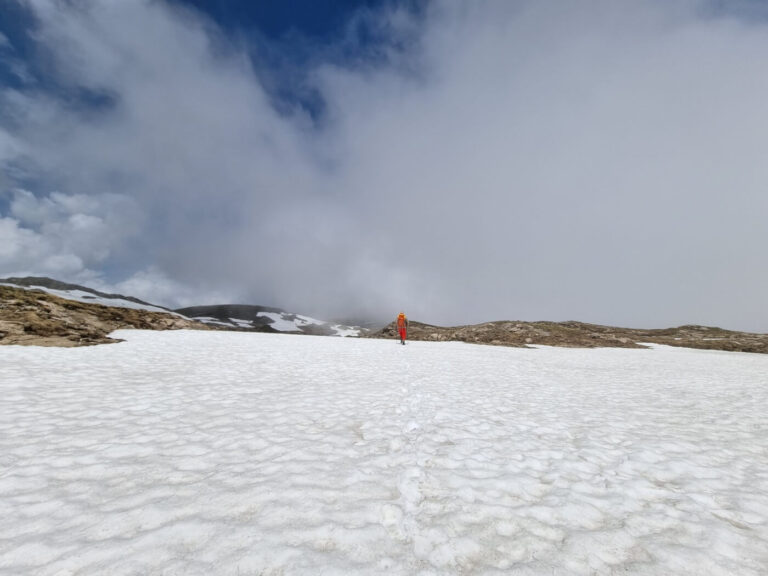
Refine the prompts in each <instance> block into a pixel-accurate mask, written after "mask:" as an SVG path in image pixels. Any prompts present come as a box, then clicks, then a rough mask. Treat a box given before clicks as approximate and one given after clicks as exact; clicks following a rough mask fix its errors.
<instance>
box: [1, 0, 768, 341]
mask: <svg viewBox="0 0 768 576" xmlns="http://www.w3.org/2000/svg"><path fill="white" fill-rule="evenodd" d="M30 6H32V7H33V9H34V12H35V14H36V17H37V18H38V20H39V27H38V28H37V30H36V32H35V37H36V42H37V43H38V44H39V47H40V48H41V52H40V53H41V55H43V56H41V57H45V58H46V61H45V65H46V66H47V67H48V68H47V70H48V73H49V74H51V75H52V77H55V78H56V80H57V82H58V83H60V85H63V86H65V87H67V90H69V91H70V93H77V91H82V90H83V89H86V90H88V91H89V93H90V94H92V95H94V97H93V98H91V101H90V102H89V103H88V104H87V105H84V104H82V102H81V101H78V100H75V99H72V98H67V97H66V96H65V95H62V94H66V92H67V90H64V91H61V90H59V91H57V92H52V91H50V90H46V89H44V88H42V87H35V86H28V87H27V88H26V89H13V88H11V87H5V88H3V89H2V93H1V94H0V108H1V110H2V111H1V112H0V166H1V167H2V171H3V173H2V176H0V195H2V198H0V275H9V274H46V275H51V276H54V277H57V278H60V279H67V280H75V281H83V282H87V283H89V284H90V285H92V286H96V287H102V288H104V287H109V288H112V289H122V290H124V291H126V292H130V293H131V294H133V295H136V296H140V297H143V298H146V299H149V300H151V301H154V302H158V303H163V304H168V305H186V304H191V303H213V302H215V301H218V302H223V301H239V302H249V303H255V304H256V303H258V304H266V305H277V306H282V307H285V308H287V309H292V310H297V311H302V312H307V313H315V314H324V315H326V316H351V315H359V314H366V315H370V316H373V317H376V318H388V317H391V316H393V315H394V314H396V313H397V312H398V311H399V310H400V309H403V310H405V311H406V312H407V313H408V314H409V316H410V317H411V318H414V319H418V320H423V321H427V322H432V323H440V324H456V323H470V322H478V321H485V320H497V319H531V320H533V319H547V320H566V319H577V320H584V321H589V322H596V323H607V324H618V325H628V326H637V327H662V326H670V325H677V324H683V323H700V324H711V325H720V326H723V327H726V328H736V329H747V330H755V331H768V313H767V312H766V309H765V295H766V294H768V257H766V249H765V247H766V246H767V245H768V226H766V217H768V189H767V186H766V185H767V184H768V162H766V152H767V151H768V111H767V110H768V109H767V108H766V104H765V103H766V102H768V25H767V24H766V23H765V22H763V21H761V20H757V19H755V18H751V19H750V18H747V17H737V16H725V15H722V14H720V15H714V14H713V13H712V11H710V10H708V9H707V4H704V3H701V2H693V1H691V2H686V1H679V2H676V1H673V2H668V1H646V2H642V3H640V2H626V3H625V2H615V1H604V2H602V1H593V2H580V3H573V2H565V1H563V2H538V1H537V2H508V1H498V2H482V3H479V2H439V3H435V4H434V5H433V6H432V7H431V8H430V9H429V10H428V11H427V13H426V14H425V15H424V16H423V17H422V18H420V19H419V20H418V21H416V20H413V19H412V18H411V17H410V16H409V15H408V14H407V13H406V12H404V11H397V10H394V11H393V10H390V11H387V12H384V13H381V14H379V15H378V22H379V23H380V25H381V27H382V30H383V31H384V33H386V34H388V35H391V36H393V37H395V40H397V41H396V42H393V43H392V45H393V46H399V47H400V48H398V49H397V50H395V49H392V50H391V52H390V53H389V54H387V55H386V57H384V58H378V59H376V60H375V61H372V62H371V63H369V64H365V63H364V62H362V63H361V62H360V61H358V62H355V63H354V64H349V63H345V62H344V61H343V60H339V59H338V58H333V57H331V56H330V54H333V50H329V52H328V54H329V56H328V57H326V56H324V55H323V54H318V56H317V58H316V60H315V61H314V62H313V63H312V65H311V68H310V69H308V70H307V71H306V77H305V78H304V80H303V81H304V82H306V83H307V84H308V85H309V86H311V87H312V88H313V89H314V90H317V92H318V94H319V95H320V96H321V97H322V99H323V101H324V102H325V112H324V114H323V116H322V117H321V118H320V119H319V120H318V119H312V118H311V117H310V116H309V115H308V114H307V113H305V112H303V111H302V110H301V109H296V110H294V111H293V112H291V113H286V112H285V110H284V109H281V110H280V112H277V111H276V109H275V106H274V103H273V102H272V101H271V99H270V97H269V95H268V94H267V93H266V91H265V88H264V87H263V85H262V83H261V82H260V80H259V78H260V75H259V73H258V71H257V70H254V69H253V68H252V65H251V63H250V60H249V58H248V57H247V56H246V53H247V49H248V47H247V46H245V45H244V42H245V40H243V39H242V38H241V39H231V38H227V37H225V36H224V34H223V33H222V32H221V31H220V30H217V28H216V27H215V26H214V25H213V24H212V23H210V22H209V21H207V20H206V19H205V18H203V17H202V16H200V15H198V14H196V13H194V12H191V11H185V10H181V9H179V8H178V7H174V8H171V7H169V6H167V5H165V4H164V3H163V2H92V3H89V2H80V3H64V2H48V1H44V0H35V1H34V2H31V3H30ZM0 49H4V50H5V52H0V57H2V54H4V53H5V54H9V53H11V51H12V47H11V46H10V44H9V43H8V42H7V40H3V38H0ZM96 95H97V96H98V97H96ZM75 102H80V103H77V104H76V103H75ZM3 200H4V201H3ZM3 206H6V208H5V209H3Z"/></svg>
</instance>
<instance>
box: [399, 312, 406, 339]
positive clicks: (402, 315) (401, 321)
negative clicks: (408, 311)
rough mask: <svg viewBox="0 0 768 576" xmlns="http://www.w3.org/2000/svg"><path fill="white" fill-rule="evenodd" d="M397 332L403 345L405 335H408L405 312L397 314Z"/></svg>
mask: <svg viewBox="0 0 768 576" xmlns="http://www.w3.org/2000/svg"><path fill="white" fill-rule="evenodd" d="M397 332H398V334H400V344H403V345H405V337H406V336H407V335H408V318H406V316H405V312H400V314H398V315H397Z"/></svg>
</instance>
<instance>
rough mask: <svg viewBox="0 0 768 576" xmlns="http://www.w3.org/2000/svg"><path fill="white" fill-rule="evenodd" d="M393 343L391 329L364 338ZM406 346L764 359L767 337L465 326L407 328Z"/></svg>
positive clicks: (553, 325) (556, 325) (573, 326)
mask: <svg viewBox="0 0 768 576" xmlns="http://www.w3.org/2000/svg"><path fill="white" fill-rule="evenodd" d="M366 337H369V338H392V339H397V338H398V336H397V330H396V329H395V323H394V322H393V323H391V324H389V325H388V326H386V327H385V328H383V329H382V330H380V331H378V332H374V333H373V334H371V335H369V336H366ZM408 339H409V340H426V341H435V342H442V341H459V342H470V343H474V344H489V345H495V346H513V347H527V346H531V345H533V346H535V345H542V346H563V347H571V348H598V347H612V348H643V347H644V346H643V343H654V344H666V345H668V346H680V347H685V348H700V349H706V350H726V351H731V352H756V353H761V354H765V353H768V334H753V333H748V332H735V331H731V330H723V329H722V328H713V327H708V326H679V327H676V328H665V329H660V330H640V329H634V328H617V327H612V326H600V325H597V324H586V323H584V322H573V321H571V322H513V321H500V322H485V323H483V324H473V325H468V326H451V327H444V326H433V325H430V324H423V323H421V322H411V323H410V326H409V329H408Z"/></svg>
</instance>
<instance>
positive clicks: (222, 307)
mask: <svg viewBox="0 0 768 576" xmlns="http://www.w3.org/2000/svg"><path fill="white" fill-rule="evenodd" d="M176 312H178V313H179V314H183V315H184V316H187V317H188V318H193V319H195V320H198V321H200V322H204V323H206V324H211V325H215V326H219V327H225V328H229V329H235V330H249V331H256V332H285V333H290V334H312V335H317V336H359V335H360V332H361V328H360V327H358V326H348V325H344V324H338V323H333V322H325V321H324V320H318V319H316V318H311V317H309V316H303V315H301V314H293V313H291V312H286V311H285V310H281V309H280V308H270V307H267V306H251V305H247V304H217V305H213V306H192V307H189V308H179V309H178V310H176Z"/></svg>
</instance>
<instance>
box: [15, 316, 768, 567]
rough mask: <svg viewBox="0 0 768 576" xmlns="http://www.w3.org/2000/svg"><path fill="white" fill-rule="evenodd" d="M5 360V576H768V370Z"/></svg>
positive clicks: (184, 339)
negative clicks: (387, 575)
mask: <svg viewBox="0 0 768 576" xmlns="http://www.w3.org/2000/svg"><path fill="white" fill-rule="evenodd" d="M117 336H118V337H120V338H125V339H126V340H127V341H126V342H124V343H121V344H114V345H107V346H97V347H91V348H76V349H56V348H33V347H15V346H12V347H3V348H0V517H2V518H3V522H2V523H0V574H4V575H5V574H8V575H12V574H13V575H19V574H40V575H59V576H64V575H74V574H78V575H80V574H116V575H117V574H144V573H146V574H163V575H172V574H185V575H194V574H233V575H234V574H240V575H246V574H376V573H382V574H383V573H387V574H424V575H427V574H558V575H565V574H618V573H621V574H653V575H656V574H658V575H661V574H664V575H667V574H691V575H693V574H696V575H699V574H708V575H719V574H722V575H725V574H739V575H758V574H765V573H766V567H767V566H768V424H766V420H765V407H766V406H768V385H766V382H767V381H768V377H766V374H768V358H766V357H765V356H760V355H749V354H736V353H721V352H708V351H694V350H686V349H673V348H664V347H658V348H655V349H653V350H619V349H599V350H573V349H555V348H541V349H537V350H523V349H512V348H496V347H487V346H473V345H466V344H461V343H427V342H412V343H410V344H409V345H408V346H404V347H403V346H400V345H399V343H396V342H395V341H383V340H350V339H339V338H327V337H310V336H289V335H272V334H258V333H227V332H213V333H206V332H194V331H189V332H188V331H179V332H143V331H119V332H118V333H117Z"/></svg>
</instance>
